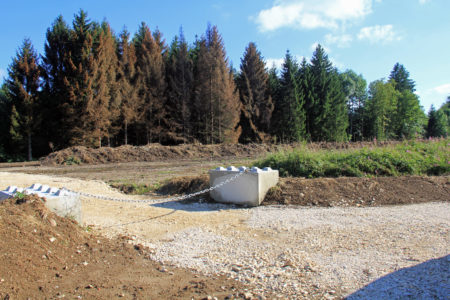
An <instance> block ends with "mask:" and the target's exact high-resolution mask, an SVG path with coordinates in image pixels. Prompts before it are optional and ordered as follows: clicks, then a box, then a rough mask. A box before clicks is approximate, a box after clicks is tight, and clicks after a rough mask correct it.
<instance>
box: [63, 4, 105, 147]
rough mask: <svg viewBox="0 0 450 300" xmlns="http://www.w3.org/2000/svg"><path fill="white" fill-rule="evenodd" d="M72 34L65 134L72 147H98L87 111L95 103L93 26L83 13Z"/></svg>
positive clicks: (66, 86)
mask: <svg viewBox="0 0 450 300" xmlns="http://www.w3.org/2000/svg"><path fill="white" fill-rule="evenodd" d="M72 26H73V29H72V30H71V31H70V43H69V52H70V55H69V57H68V58H67V67H66V72H65V74H64V78H63V80H64V89H65V91H66V92H67V100H66V102H65V103H64V107H63V110H64V112H63V114H64V116H65V118H64V122H65V124H66V125H65V126H64V127H65V128H67V132H66V134H67V135H68V137H69V141H68V143H69V145H87V146H94V145H98V139H99V137H98V136H97V137H95V136H93V130H94V129H93V128H92V127H91V126H90V124H89V123H88V122H89V120H88V117H87V116H86V107H87V106H88V103H90V102H92V101H94V100H93V97H94V87H93V85H94V77H93V69H94V63H95V62H94V60H95V58H94V37H93V31H94V24H92V23H91V22H90V20H89V19H88V18H87V14H86V12H84V11H83V10H80V12H79V13H78V15H75V18H74V21H73V24H72Z"/></svg>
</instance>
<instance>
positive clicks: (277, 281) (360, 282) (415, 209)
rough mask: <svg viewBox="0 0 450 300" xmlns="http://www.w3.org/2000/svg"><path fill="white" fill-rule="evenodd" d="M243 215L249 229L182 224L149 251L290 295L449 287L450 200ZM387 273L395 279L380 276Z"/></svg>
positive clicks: (420, 292)
mask: <svg viewBox="0 0 450 300" xmlns="http://www.w3.org/2000/svg"><path fill="white" fill-rule="evenodd" d="M197 206H198V205H197ZM184 209H189V208H188V207H185V208H184ZM240 214H242V215H245V216H246V218H247V220H246V221H245V225H247V226H248V227H249V229H250V231H248V230H240V229H235V228H233V227H230V226H227V225H224V226H223V227H222V228H217V229H218V230H212V229H211V230H205V229H204V228H198V227H194V228H187V229H185V230H183V231H179V232H176V233H172V234H169V235H168V236H167V240H165V241H160V242H158V243H156V244H149V246H151V247H152V248H154V249H155V251H154V254H153V255H152V257H153V258H154V259H156V260H160V261H168V262H171V263H173V264H175V265H177V266H183V267H190V268H194V269H196V270H199V271H201V272H204V273H223V274H226V275H228V276H230V277H232V278H235V279H237V280H240V281H243V282H246V283H251V284H253V285H255V286H256V287H257V288H256V291H259V292H261V293H264V291H268V290H269V291H273V292H275V293H279V294H280V295H283V296H288V297H302V296H303V297H306V298H309V297H314V298H315V297H318V298H320V297H326V298H335V297H338V296H345V295H350V294H352V293H353V295H351V298H352V299H361V298H368V297H370V298H386V297H387V296H389V298H392V297H394V298H396V297H403V296H408V297H412V298H417V297H418V298H421V297H422V298H423V297H424V298H428V296H433V297H437V298H439V299H445V297H446V296H445V295H448V294H449V293H448V292H449V290H448V289H449V286H450V273H449V270H450V268H449V258H448V256H446V255H447V254H448V252H449V245H450V236H449V229H450V217H449V216H450V206H449V204H448V203H428V204H420V205H409V206H395V207H372V208H298V207H258V208H253V209H242V210H240ZM254 230H257V231H259V232H258V233H259V234H258V233H253V232H254ZM439 257H442V258H441V259H439V260H431V261H428V260H430V259H433V258H439ZM420 262H424V263H422V264H420ZM418 264H420V266H421V267H417V266H416V265H418ZM402 268H404V269H402ZM392 272H394V273H392ZM424 274H426V276H424ZM386 275H388V276H387V277H384V278H391V277H393V278H395V280H392V281H391V280H388V279H384V280H381V279H379V280H377V279H378V278H383V276H386ZM375 280H377V281H375ZM372 281H375V283H372V284H370V285H368V286H367V287H366V288H364V286H366V285H367V284H369V283H370V282H372ZM358 290H359V291H358ZM356 291H357V292H356Z"/></svg>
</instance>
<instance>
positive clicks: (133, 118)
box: [118, 30, 143, 145]
mask: <svg viewBox="0 0 450 300" xmlns="http://www.w3.org/2000/svg"><path fill="white" fill-rule="evenodd" d="M129 39H130V34H129V33H128V32H127V31H126V30H123V31H122V33H121V34H120V42H119V45H118V52H119V53H118V58H119V68H118V83H119V91H118V93H119V97H120V105H121V106H120V112H121V120H122V122H123V131H124V143H125V145H127V144H128V128H129V126H130V125H135V123H136V122H137V120H139V119H140V117H141V116H142V113H143V111H142V103H141V101H140V100H141V99H140V98H139V97H138V91H137V89H136V76H137V75H136V52H135V49H134V45H133V44H132V43H130V42H129Z"/></svg>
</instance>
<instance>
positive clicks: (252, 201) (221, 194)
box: [209, 166, 279, 206]
mask: <svg viewBox="0 0 450 300" xmlns="http://www.w3.org/2000/svg"><path fill="white" fill-rule="evenodd" d="M239 172H244V173H243V174H242V175H241V176H239V177H238V178H237V179H235V180H234V181H232V182H229V183H227V184H225V185H224V186H222V187H219V188H217V189H215V190H212V191H211V192H210V195H211V197H212V198H213V199H214V200H215V201H217V202H224V203H233V204H240V205H249V206H258V205H260V204H261V202H262V201H263V200H264V197H265V196H266V193H267V191H268V190H269V189H270V188H271V187H273V186H275V185H276V184H277V183H278V178H279V174H278V170H272V169H270V168H265V169H260V168H257V167H252V168H251V169H250V170H248V169H247V168H246V167H240V168H239V169H237V168H235V167H233V166H231V167H228V168H227V169H224V168H217V169H215V170H210V171H209V184H210V186H215V185H217V184H220V183H221V182H223V181H225V180H227V179H229V178H231V177H233V176H235V175H236V174H237V173H239Z"/></svg>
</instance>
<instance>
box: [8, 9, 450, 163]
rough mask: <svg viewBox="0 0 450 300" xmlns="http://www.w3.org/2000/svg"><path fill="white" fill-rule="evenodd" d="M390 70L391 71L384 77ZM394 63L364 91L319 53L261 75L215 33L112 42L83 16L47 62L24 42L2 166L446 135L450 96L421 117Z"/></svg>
mask: <svg viewBox="0 0 450 300" xmlns="http://www.w3.org/2000/svg"><path fill="white" fill-rule="evenodd" d="M387 72H389V71H388V70H387ZM414 92H415V83H414V81H413V80H412V79H411V78H410V77H409V73H408V71H407V70H406V69H405V67H404V66H403V65H401V64H400V63H397V64H395V66H394V67H393V69H392V71H391V72H390V74H389V76H388V78H387V79H380V80H376V81H374V82H372V83H370V84H369V85H367V83H366V81H365V79H364V78H363V76H362V75H358V74H356V73H355V72H354V71H352V70H347V71H345V72H340V71H338V70H337V68H336V67H334V66H333V64H332V63H331V61H330V60H329V58H328V56H327V54H326V53H325V51H324V49H323V48H322V47H321V46H320V45H318V46H317V48H316V49H315V51H314V53H313V54H312V57H311V59H310V60H309V61H308V60H306V59H303V60H302V61H296V59H295V57H294V56H292V55H291V54H290V53H289V51H287V52H286V54H285V58H284V63H283V65H282V67H281V69H280V70H277V69H276V68H275V67H274V66H273V67H272V68H270V69H268V68H267V67H266V65H265V62H264V58H263V55H262V54H261V52H260V51H259V50H258V49H257V45H255V44H254V43H251V42H250V43H249V44H248V46H247V47H246V49H244V51H243V55H242V58H241V63H240V68H239V70H234V69H233V68H232V67H231V64H230V62H229V60H228V57H227V54H226V51H225V45H224V42H223V40H222V37H221V35H220V33H219V31H218V28H217V27H216V26H211V25H208V26H207V28H206V31H205V33H204V34H203V35H201V37H199V38H196V39H195V41H193V42H189V41H186V39H185V37H184V35H183V31H182V29H180V32H179V34H178V35H177V36H175V37H174V38H173V39H172V40H171V41H170V42H167V40H166V39H165V38H164V36H163V34H162V33H161V32H160V31H159V30H158V29H156V30H153V31H152V30H150V28H149V27H148V26H147V25H146V24H145V23H141V25H140V26H139V28H138V30H137V32H136V33H134V34H131V33H129V32H127V31H126V30H122V31H121V32H120V33H118V34H116V33H114V32H113V31H112V29H111V28H110V26H109V24H108V23H107V22H106V21H104V22H101V23H98V22H95V21H91V20H90V19H89V18H88V16H87V13H86V12H84V11H80V12H79V13H78V14H76V15H75V16H74V19H73V21H72V24H71V25H69V24H68V23H67V22H66V21H65V20H64V19H63V18H62V17H61V16H59V17H58V18H56V20H55V21H54V23H53V24H52V25H51V26H50V28H48V30H47V33H46V41H45V49H44V53H41V54H38V53H37V52H36V50H35V49H34V47H33V45H32V43H31V41H30V40H28V39H25V40H24V41H23V44H22V45H21V46H20V47H19V49H18V51H17V53H16V56H15V57H14V58H13V59H12V62H11V64H10V66H9V68H8V77H7V78H6V80H5V83H4V84H3V85H2V87H1V89H0V120H1V123H0V132H1V135H0V161H5V160H9V159H29V160H31V159H32V158H33V157H39V156H42V155H45V154H47V153H49V152H51V151H55V150H59V149H62V148H65V147H69V146H74V145H84V146H90V147H102V146H119V145H125V144H132V145H142V144H148V143H161V144H166V145H174V144H180V143H204V144H213V143H237V142H239V143H250V142H252V143H289V142H298V141H313V142H314V141H338V142H345V141H361V140H372V139H375V138H376V139H378V140H386V139H410V138H415V137H430V136H446V135H447V134H448V132H449V129H450V124H449V122H450V98H449V99H448V100H447V102H446V103H445V104H444V105H443V106H442V107H441V108H439V109H438V110H436V109H435V108H434V107H432V108H431V110H430V112H429V114H428V116H426V115H425V113H424V111H423V109H422V108H421V107H420V104H419V98H418V96H417V95H416V94H415V93H414Z"/></svg>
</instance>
